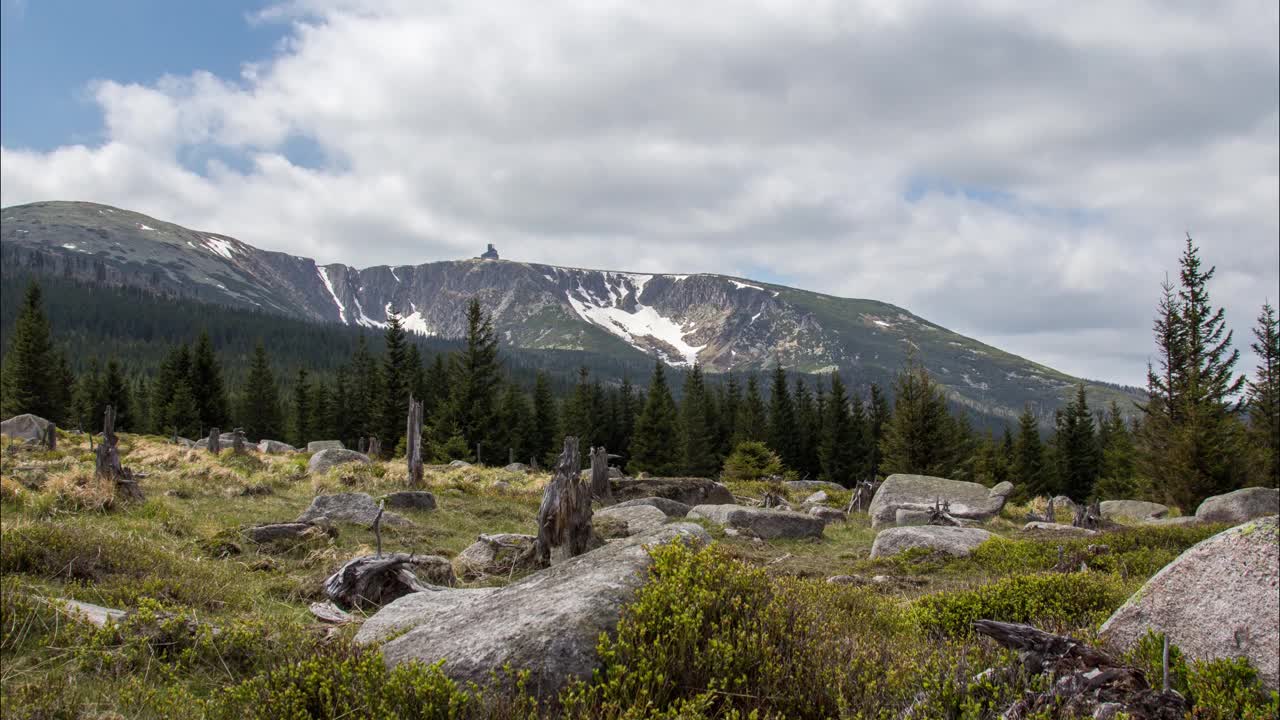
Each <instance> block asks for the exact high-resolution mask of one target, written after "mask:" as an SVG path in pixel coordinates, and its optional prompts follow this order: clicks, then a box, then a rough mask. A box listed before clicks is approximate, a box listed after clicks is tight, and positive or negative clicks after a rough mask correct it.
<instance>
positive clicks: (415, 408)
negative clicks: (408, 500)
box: [404, 395, 422, 488]
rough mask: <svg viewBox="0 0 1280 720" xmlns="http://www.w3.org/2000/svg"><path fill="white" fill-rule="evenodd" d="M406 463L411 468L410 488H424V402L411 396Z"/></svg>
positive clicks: (406, 428)
mask: <svg viewBox="0 0 1280 720" xmlns="http://www.w3.org/2000/svg"><path fill="white" fill-rule="evenodd" d="M404 438H405V449H404V450H405V451H404V458H405V462H406V463H407V464H408V466H409V487H415V488H416V487H422V401H421V400H414V399H413V396H412V395H410V396H409V420H408V423H407V426H406V427H405V436H404Z"/></svg>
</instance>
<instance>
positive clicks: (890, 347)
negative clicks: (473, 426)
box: [0, 202, 1117, 417]
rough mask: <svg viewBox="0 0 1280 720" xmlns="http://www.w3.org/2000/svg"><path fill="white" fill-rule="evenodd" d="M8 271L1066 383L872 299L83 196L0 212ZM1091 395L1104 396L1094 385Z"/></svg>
mask: <svg viewBox="0 0 1280 720" xmlns="http://www.w3.org/2000/svg"><path fill="white" fill-rule="evenodd" d="M0 217H2V222H0V259H3V263H4V268H5V272H6V273H10V274H12V273H14V272H17V271H26V272H34V273H37V274H53V275H57V276H61V277H67V278H74V279H79V280H83V281H88V282H92V283H97V284H103V285H109V286H124V287H136V288H142V289H146V290H148V291H151V292H155V293H158V294H165V295H174V296H181V297H187V298H193V299H198V300H201V301H205V302H210V303H215V304H221V305H229V306H238V307H246V308H256V309H260V310H262V311H265V312H270V313H278V314H282V315H287V316H291V317H295V318H304V319H309V320H313V321H321V322H333V323H343V324H346V325H359V326H364V327H369V328H380V327H385V326H386V323H387V318H388V317H389V315H391V314H392V313H398V314H399V315H400V316H401V318H402V320H403V323H404V325H405V326H406V327H407V328H408V329H409V330H411V331H413V332H417V333H422V334H425V335H435V336H441V337H445V338H458V337H461V336H462V334H463V331H464V329H465V328H464V320H463V313H462V309H463V307H464V306H465V303H466V302H467V301H468V300H470V299H471V298H472V297H477V298H479V299H480V301H481V303H482V304H483V305H484V307H485V309H486V310H487V311H488V312H490V313H492V315H493V319H494V324H495V327H496V329H497V332H498V335H499V337H500V338H501V339H502V341H503V342H504V343H506V344H507V345H508V346H511V347H515V348H527V349H564V350H586V351H591V352H594V353H604V354H606V355H616V356H623V357H625V356H633V355H635V354H638V353H644V354H647V355H650V356H656V357H658V358H661V359H662V360H664V361H665V362H667V363H669V364H671V365H675V366H688V365H691V364H693V363H695V362H699V363H701V364H702V365H703V366H704V367H705V368H706V369H708V370H710V371H718V372H723V371H729V370H747V371H750V370H761V369H765V368H768V367H772V366H773V365H774V364H775V363H781V364H782V365H783V366H784V367H787V368H789V369H794V370H797V371H801V372H811V373H815V372H831V371H836V370H839V371H840V372H842V373H843V374H845V375H846V377H847V378H851V379H852V380H853V381H854V382H855V383H859V384H861V383H869V382H880V383H885V382H887V381H888V380H889V379H890V378H891V377H892V374H893V373H894V372H896V370H897V369H898V368H900V367H901V366H902V365H903V363H904V362H905V361H906V358H907V356H908V354H909V353H914V355H915V356H916V357H918V358H919V359H920V360H921V361H922V362H923V363H924V364H925V366H926V367H928V368H929V370H930V371H931V372H932V373H933V374H934V376H935V377H936V378H937V380H938V381H939V382H940V383H941V384H942V385H943V386H944V387H946V389H947V390H948V392H949V394H950V395H951V397H952V398H953V399H954V400H956V401H957V402H961V403H963V404H966V405H969V406H971V407H973V408H975V409H976V410H979V411H980V412H983V413H987V414H994V415H1003V416H1006V417H1008V416H1012V415H1013V414H1016V413H1017V412H1019V411H1020V410H1021V409H1022V407H1023V405H1024V404H1025V403H1028V402H1032V403H1036V404H1037V406H1038V407H1040V408H1041V409H1042V411H1043V412H1045V413H1047V412H1049V411H1050V410H1052V408H1055V407H1057V406H1058V405H1060V404H1061V402H1062V401H1063V399H1064V398H1065V396H1066V392H1067V390H1068V388H1070V387H1071V386H1072V385H1073V384H1074V383H1075V382H1076V381H1077V380H1076V379H1075V378H1072V377H1070V376H1068V375H1065V374H1063V373H1060V372H1058V371H1056V370H1053V369H1051V368H1048V367H1045V366H1042V365H1039V364H1036V363H1034V362H1031V361H1029V360H1026V359H1023V358H1021V357H1017V356H1015V355H1011V354H1009V353H1006V352H1003V351H1001V350H999V349H997V348H994V347H991V346H988V345H985V344H983V343H980V342H978V341H976V340H973V339H971V338H967V337H964V336H962V335H959V334H957V333H954V332H951V331H950V330H947V329H946V328H944V327H941V326H939V325H936V324H934V323H931V322H929V321H928V320H925V319H923V318H920V317H918V316H916V315H913V314H912V313H910V312H908V311H906V310H904V309H902V308H899V307H895V306H893V305H889V304H887V303H882V302H877V301H874V300H859V299H849V298H839V297H833V296H830V295H823V294H820V293H815V292H808V291H804V290H797V289H795V288H789V287H785V286H781V285H774V284H770V283H763V282H757V281H753V280H749V279H745V278H736V277H729V276H724V275H714V274H689V275H675V274H655V273H636V272H621V271H611V270H588V269H582V268H570V267H558V266H553V265H541V264H536V263H524V262H513V261H510V260H500V259H498V258H497V252H496V250H493V249H492V246H490V250H489V251H486V252H485V253H484V255H482V256H481V257H480V258H474V259H467V260H456V261H441V262H429V263H422V264H418V265H396V266H387V265H379V266H375V267H369V268H363V269H361V268H354V267H351V266H349V265H342V264H329V265H317V264H316V262H315V261H314V260H312V259H310V258H305V257H299V256H295V255H288V254H286V253H280V252H272V251H268V250H261V249H258V248H256V247H254V246H252V245H249V244H247V243H244V242H242V241H240V240H237V239H236V238H233V237H229V236H226V235H220V234H217V233H209V232H199V231H195V230H190V229H187V228H184V227H182V226H179V225H175V224H173V223H168V222H164V221H161V220H157V219H155V218H151V217H148V216H146V215H142V214H140V213H136V212H131V211H128V210H122V209H120V208H113V207H108V206H105V205H98V204H94V203H85V202H41V203H32V204H28V205H20V206H13V207H8V208H5V209H4V210H3V211H0ZM1100 390H1101V392H1099V393H1096V394H1095V398H1097V399H1099V400H1105V399H1107V398H1109V397H1115V396H1116V395H1117V391H1115V390H1113V389H1111V388H1108V387H1105V386H1103V387H1101V388H1100Z"/></svg>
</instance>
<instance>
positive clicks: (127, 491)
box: [93, 405, 145, 501]
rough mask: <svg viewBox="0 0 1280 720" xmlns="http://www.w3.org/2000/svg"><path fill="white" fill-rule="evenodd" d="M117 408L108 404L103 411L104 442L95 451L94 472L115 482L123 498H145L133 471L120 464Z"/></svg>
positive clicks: (117, 494) (118, 495)
mask: <svg viewBox="0 0 1280 720" xmlns="http://www.w3.org/2000/svg"><path fill="white" fill-rule="evenodd" d="M117 443H119V438H117V437H116V410H115V408H113V407H112V406H110V405H108V406H107V409H106V410H105V411H103V413H102V442H101V443H99V444H98V449H97V450H96V451H95V452H94V455H95V457H94V467H93V471H94V474H95V475H97V476H98V477H101V478H106V479H108V480H111V481H112V482H113V483H115V491H116V496H117V497H119V498H120V499H121V500H126V501H129V500H143V499H145V498H144V496H143V494H142V488H140V487H138V481H137V480H135V479H134V477H133V473H132V472H130V471H129V469H128V468H126V467H124V466H123V465H121V464H120V451H119V449H118V448H117V447H116V445H117Z"/></svg>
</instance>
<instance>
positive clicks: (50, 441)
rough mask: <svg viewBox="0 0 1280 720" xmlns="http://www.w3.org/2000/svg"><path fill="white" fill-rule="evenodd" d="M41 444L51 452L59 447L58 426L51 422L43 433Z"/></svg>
mask: <svg viewBox="0 0 1280 720" xmlns="http://www.w3.org/2000/svg"><path fill="white" fill-rule="evenodd" d="M40 444H41V445H43V446H44V448H45V449H46V450H48V451H49V452H53V451H54V450H57V449H58V426H57V425H55V424H54V423H52V422H50V423H49V424H48V425H46V426H45V428H44V432H43V433H42V434H41V438H40Z"/></svg>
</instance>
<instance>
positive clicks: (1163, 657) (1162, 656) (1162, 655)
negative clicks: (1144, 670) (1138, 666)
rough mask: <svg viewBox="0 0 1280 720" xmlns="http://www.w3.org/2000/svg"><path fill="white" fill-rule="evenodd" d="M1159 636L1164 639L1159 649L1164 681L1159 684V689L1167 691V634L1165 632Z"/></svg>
mask: <svg viewBox="0 0 1280 720" xmlns="http://www.w3.org/2000/svg"><path fill="white" fill-rule="evenodd" d="M1161 637H1162V639H1163V640H1164V643H1163V645H1164V647H1163V648H1162V649H1161V652H1160V669H1161V671H1162V674H1163V677H1164V682H1163V683H1162V685H1161V689H1162V690H1163V691H1164V692H1169V635H1168V634H1165V635H1162V636H1161Z"/></svg>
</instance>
